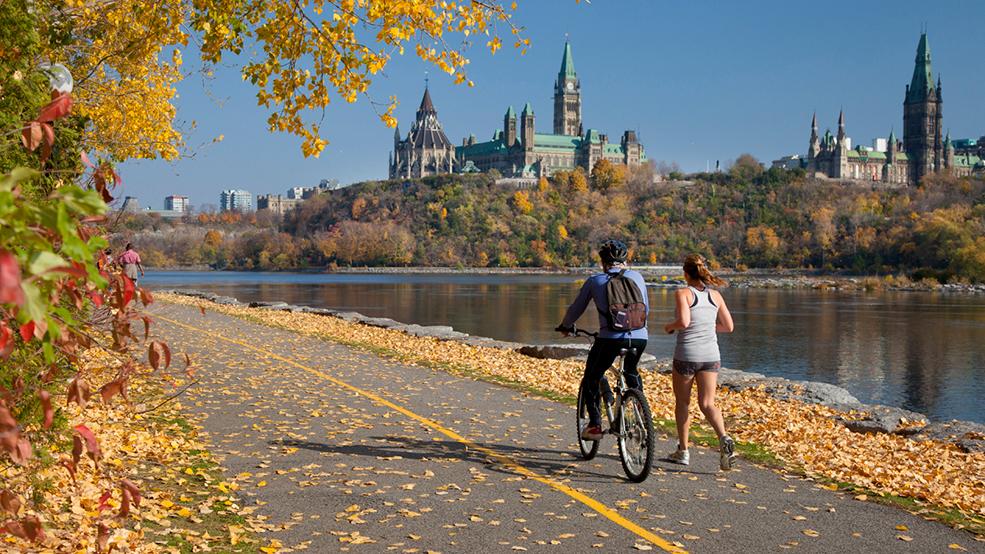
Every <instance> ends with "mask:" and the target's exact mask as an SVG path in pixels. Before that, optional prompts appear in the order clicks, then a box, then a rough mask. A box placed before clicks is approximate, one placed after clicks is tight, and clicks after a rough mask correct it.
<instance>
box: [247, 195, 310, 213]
mask: <svg viewBox="0 0 985 554" xmlns="http://www.w3.org/2000/svg"><path fill="white" fill-rule="evenodd" d="M300 203H301V199H300V198H284V197H283V196H281V195H279V194H258V195H257V211H258V212H260V211H269V212H270V213H273V214H277V215H279V216H283V215H284V214H285V213H287V212H289V211H291V210H293V209H294V207H295V206H297V205H298V204H300Z"/></svg>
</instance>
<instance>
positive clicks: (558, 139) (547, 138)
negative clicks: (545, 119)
mask: <svg viewBox="0 0 985 554" xmlns="http://www.w3.org/2000/svg"><path fill="white" fill-rule="evenodd" d="M580 144H581V137H569V136H568V135H547V134H540V133H534V149H537V148H560V149H564V150H574V149H576V148H578V145H580Z"/></svg>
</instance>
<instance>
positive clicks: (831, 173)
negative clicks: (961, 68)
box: [803, 33, 985, 185]
mask: <svg viewBox="0 0 985 554" xmlns="http://www.w3.org/2000/svg"><path fill="white" fill-rule="evenodd" d="M942 92H943V91H942V88H941V79H940V76H938V77H937V83H936V85H935V84H934V79H933V73H932V71H931V64H930V46H929V45H928V43H927V34H926V33H924V34H922V35H921V36H920V43H919V44H918V45H917V57H916V64H915V66H914V68H913V77H912V78H911V79H910V84H909V85H908V86H907V87H906V94H905V96H904V98H903V140H902V141H899V140H897V139H896V135H895V133H892V132H891V133H890V134H889V139H888V140H887V141H886V143H885V148H867V147H864V146H862V145H858V146H856V147H855V148H852V147H851V139H849V138H848V137H847V135H846V132H845V114H844V112H842V113H841V114H839V116H838V133H837V134H836V135H832V134H831V132H830V131H826V132H825V133H824V135H819V134H818V127H817V115H816V114H815V115H814V118H813V119H812V121H811V138H810V145H809V147H808V150H807V157H806V158H805V159H803V167H804V168H805V169H806V170H807V172H808V174H810V175H814V176H818V177H828V178H832V179H848V180H862V181H880V182H884V183H889V184H897V185H915V184H917V183H919V182H920V180H921V179H923V178H924V177H925V176H927V175H929V174H931V173H941V172H948V173H950V174H952V175H955V176H957V177H965V176H969V175H973V174H974V175H985V161H983V160H982V158H981V157H980V156H979V155H975V154H973V153H972V151H971V148H963V149H962V150H961V151H956V150H955V144H954V143H953V142H952V141H951V137H950V133H947V134H944V133H943V127H944V125H943V104H944V100H943V94H942ZM942 135H943V136H942ZM879 140H880V141H881V140H882V139H879ZM965 143H970V144H974V141H968V140H963V141H962V142H961V144H962V145H963V144H965Z"/></svg>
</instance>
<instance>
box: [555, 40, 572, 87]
mask: <svg viewBox="0 0 985 554" xmlns="http://www.w3.org/2000/svg"><path fill="white" fill-rule="evenodd" d="M558 76H559V77H561V78H562V79H564V78H572V79H573V78H575V77H576V75H575V61H574V60H573V59H571V45H570V44H568V42H567V41H565V42H564V57H563V58H561V71H560V72H559V73H558Z"/></svg>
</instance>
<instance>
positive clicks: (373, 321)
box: [360, 317, 401, 329]
mask: <svg viewBox="0 0 985 554" xmlns="http://www.w3.org/2000/svg"><path fill="white" fill-rule="evenodd" d="M360 323H364V324H366V325H370V326H372V327H382V328H384V329H391V328H393V327H397V326H398V325H401V323H400V322H399V321H395V320H393V319H390V318H388V317H366V318H363V320H362V321H361V322H360Z"/></svg>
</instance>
